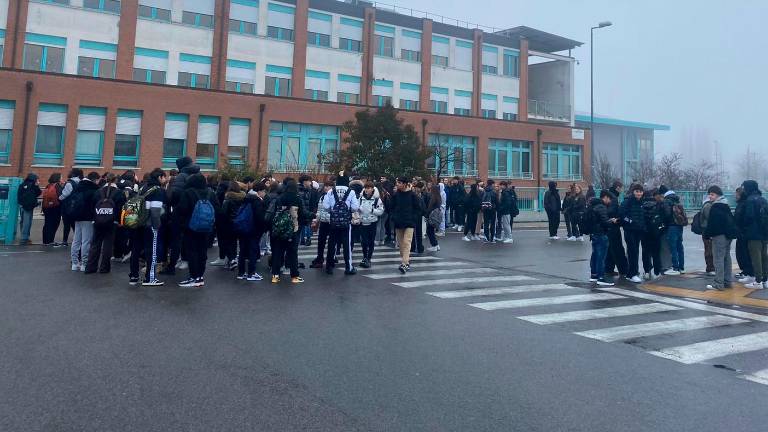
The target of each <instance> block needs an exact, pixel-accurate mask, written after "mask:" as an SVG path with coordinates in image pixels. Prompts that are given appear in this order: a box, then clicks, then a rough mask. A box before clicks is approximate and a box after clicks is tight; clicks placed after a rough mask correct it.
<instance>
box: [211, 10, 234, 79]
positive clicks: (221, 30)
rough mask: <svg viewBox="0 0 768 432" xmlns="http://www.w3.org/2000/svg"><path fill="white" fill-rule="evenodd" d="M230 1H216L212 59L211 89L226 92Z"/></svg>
mask: <svg viewBox="0 0 768 432" xmlns="http://www.w3.org/2000/svg"><path fill="white" fill-rule="evenodd" d="M229 5H230V0H216V8H215V9H214V11H215V12H214V13H215V16H214V21H213V22H214V27H213V50H212V51H213V55H212V58H211V88H212V89H216V90H224V88H225V86H226V82H227V47H228V45H229Z"/></svg>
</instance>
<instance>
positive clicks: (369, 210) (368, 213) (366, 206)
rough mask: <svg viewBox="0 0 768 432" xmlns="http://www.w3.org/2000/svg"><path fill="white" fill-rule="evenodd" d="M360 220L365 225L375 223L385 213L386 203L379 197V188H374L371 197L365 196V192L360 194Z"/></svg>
mask: <svg viewBox="0 0 768 432" xmlns="http://www.w3.org/2000/svg"><path fill="white" fill-rule="evenodd" d="M358 211H359V212H360V222H361V223H362V224H363V225H370V224H375V223H376V222H378V221H379V217H380V216H381V215H383V214H384V203H382V202H381V198H380V197H379V190H378V189H376V188H374V189H373V194H371V196H370V197H367V196H365V192H363V193H362V194H360V210H358Z"/></svg>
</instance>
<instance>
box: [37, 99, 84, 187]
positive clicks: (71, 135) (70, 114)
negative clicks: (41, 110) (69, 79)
mask: <svg viewBox="0 0 768 432" xmlns="http://www.w3.org/2000/svg"><path fill="white" fill-rule="evenodd" d="M38 106H39V105H38ZM79 115H80V107H79V106H78V104H76V103H69V105H67V123H66V130H65V131H64V163H62V165H64V166H65V167H71V166H74V165H75V147H76V146H77V120H78V118H79ZM32 149H33V150H32V153H34V144H33V145H32ZM83 171H84V172H85V174H86V175H88V173H89V172H90V171H92V170H87V169H83Z"/></svg>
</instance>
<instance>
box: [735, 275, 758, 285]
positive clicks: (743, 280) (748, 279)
mask: <svg viewBox="0 0 768 432" xmlns="http://www.w3.org/2000/svg"><path fill="white" fill-rule="evenodd" d="M754 281H755V278H754V277H752V276H747V277H743V278H741V279H739V281H738V282H739V283H741V284H745V285H746V284H749V283H752V282H754Z"/></svg>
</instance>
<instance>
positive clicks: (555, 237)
mask: <svg viewBox="0 0 768 432" xmlns="http://www.w3.org/2000/svg"><path fill="white" fill-rule="evenodd" d="M549 239H550V240H560V237H558V236H552V237H550V238H549Z"/></svg>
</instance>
